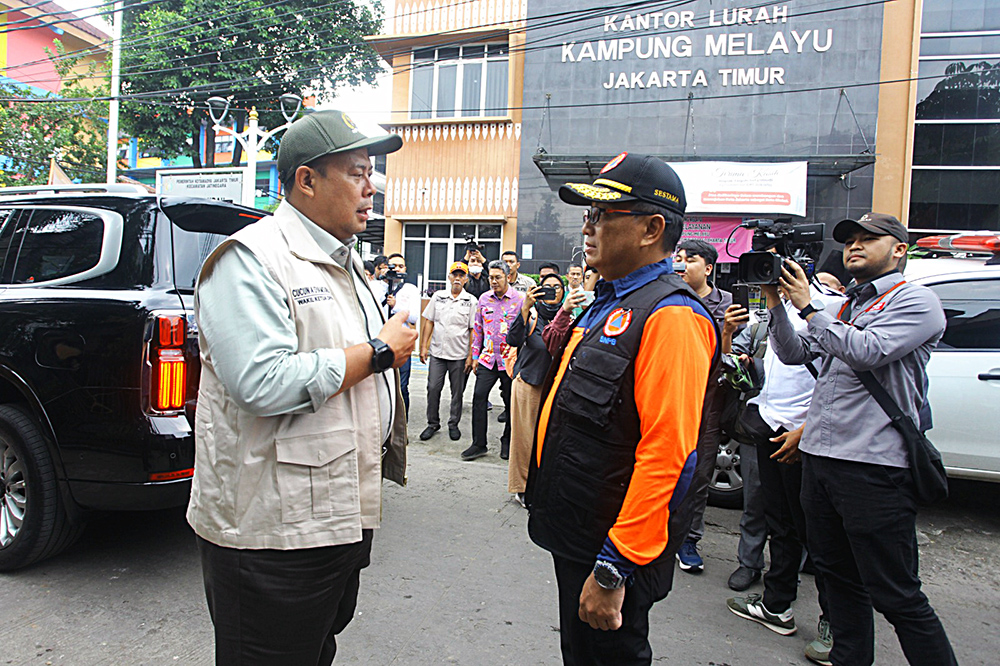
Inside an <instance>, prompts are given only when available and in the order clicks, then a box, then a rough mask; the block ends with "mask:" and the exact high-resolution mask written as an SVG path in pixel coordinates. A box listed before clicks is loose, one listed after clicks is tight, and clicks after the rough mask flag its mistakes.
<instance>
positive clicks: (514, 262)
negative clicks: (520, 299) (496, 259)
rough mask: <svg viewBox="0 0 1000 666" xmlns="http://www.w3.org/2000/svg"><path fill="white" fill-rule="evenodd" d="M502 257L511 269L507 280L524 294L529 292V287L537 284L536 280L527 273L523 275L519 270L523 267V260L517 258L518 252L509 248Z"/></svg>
mask: <svg viewBox="0 0 1000 666" xmlns="http://www.w3.org/2000/svg"><path fill="white" fill-rule="evenodd" d="M500 258H501V259H502V260H503V262H504V263H505V264H507V267H508V268H509V269H510V276H509V279H508V281H507V284H509V285H510V286H512V287H514V289H516V290H517V291H519V292H521V293H522V294H526V293H528V290H529V289H531V288H532V287H534V286H536V285H535V281H534V280H532V279H531V278H530V277H528V276H527V275H522V274H521V273H518V272H517V271H518V269H519V268H521V260H520V259H518V258H517V252H514V251H512V250H507V251H506V252H504V253H503V254H501V255H500Z"/></svg>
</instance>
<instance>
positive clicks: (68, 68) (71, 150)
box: [0, 39, 108, 187]
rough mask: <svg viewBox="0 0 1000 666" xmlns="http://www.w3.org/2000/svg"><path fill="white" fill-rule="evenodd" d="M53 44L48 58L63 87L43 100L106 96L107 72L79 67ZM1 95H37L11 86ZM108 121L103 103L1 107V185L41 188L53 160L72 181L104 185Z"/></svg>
mask: <svg viewBox="0 0 1000 666" xmlns="http://www.w3.org/2000/svg"><path fill="white" fill-rule="evenodd" d="M53 43H54V46H55V50H54V53H53V52H49V57H50V58H51V59H52V62H53V65H54V66H55V68H56V72H57V73H58V74H59V76H60V78H61V79H62V88H61V89H60V91H59V93H58V94H55V93H48V94H46V95H44V98H45V99H52V100H58V99H60V98H64V99H73V98H91V97H106V96H107V94H108V86H107V79H106V72H102V71H101V70H100V68H99V67H98V65H97V64H96V63H91V64H90V65H89V66H88V67H86V68H84V67H80V66H79V65H80V58H73V57H67V56H66V52H65V49H64V47H63V45H62V43H61V42H60V41H59V40H58V39H56V40H54V42H53ZM95 81H96V82H98V84H97V85H96V86H95V85H94V82H95ZM84 82H86V85H84ZM0 96H3V97H4V98H8V99H9V98H25V99H27V98H30V99H38V98H39V97H42V96H41V95H39V93H38V91H37V90H34V89H30V88H27V87H24V86H21V85H18V84H15V83H3V84H0ZM107 119H108V103H107V101H99V102H98V101H82V102H76V101H64V102H59V101H53V102H12V101H8V102H5V103H3V104H0V156H2V157H0V161H2V168H0V186H4V187H7V186H11V185H38V184H45V183H46V182H48V177H49V164H50V160H51V158H53V157H55V159H56V162H57V163H58V164H59V166H61V167H62V168H63V170H64V171H65V172H66V173H67V175H69V176H70V177H71V178H74V179H79V180H81V181H83V182H95V181H96V182H103V181H104V177H105V173H106V169H105V160H106V155H107Z"/></svg>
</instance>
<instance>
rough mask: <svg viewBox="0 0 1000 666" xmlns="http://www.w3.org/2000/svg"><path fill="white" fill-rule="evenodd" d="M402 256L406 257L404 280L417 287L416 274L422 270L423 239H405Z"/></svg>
mask: <svg viewBox="0 0 1000 666" xmlns="http://www.w3.org/2000/svg"><path fill="white" fill-rule="evenodd" d="M403 258H404V259H406V281H407V282H409V283H410V284H415V285H417V286H418V287H419V286H420V285H419V284H417V276H418V275H420V274H421V273H423V270H424V241H422V240H418V241H411V240H408V241H406V242H405V243H404V244H403Z"/></svg>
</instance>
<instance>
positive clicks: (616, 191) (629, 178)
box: [559, 152, 687, 215]
mask: <svg viewBox="0 0 1000 666" xmlns="http://www.w3.org/2000/svg"><path fill="white" fill-rule="evenodd" d="M559 198H560V199H562V200H563V201H565V202H566V203H568V204H570V205H572V206H589V205H591V204H592V203H624V202H627V201H645V202H646V203H651V204H656V205H658V206H663V207H665V208H668V209H670V210H672V211H674V212H675V213H677V214H679V215H683V214H684V210H685V209H686V208H687V199H686V198H685V197H684V185H683V184H682V183H681V179H680V178H679V177H678V176H677V172H676V171H674V170H673V169H671V168H670V165H668V164H667V163H666V162H664V161H663V160H661V159H660V158H658V157H654V156H652V155H636V154H632V153H628V152H625V153H622V154H621V155H618V156H617V157H615V158H614V159H612V160H611V161H610V162H608V163H607V164H606V165H604V168H603V169H601V173H599V174H598V178H597V179H596V180H595V181H594V182H593V184H592V185H587V184H585V183H566V184H565V185H563V186H562V187H560V188H559Z"/></svg>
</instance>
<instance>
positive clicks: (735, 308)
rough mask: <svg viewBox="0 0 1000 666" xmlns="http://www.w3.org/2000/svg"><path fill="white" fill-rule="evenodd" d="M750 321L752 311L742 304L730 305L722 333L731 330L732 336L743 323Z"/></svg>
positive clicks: (730, 334)
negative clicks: (748, 310)
mask: <svg viewBox="0 0 1000 666" xmlns="http://www.w3.org/2000/svg"><path fill="white" fill-rule="evenodd" d="M748 321H750V313H749V312H747V309H746V308H744V307H743V306H742V305H730V306H729V307H728V308H726V317H725V319H724V320H723V323H722V334H723V335H725V334H726V332H727V331H728V332H729V336H730V337H732V335H733V333H735V332H736V329H738V328H739V327H740V326H742V325H743V324H745V323H747V322H748Z"/></svg>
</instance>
